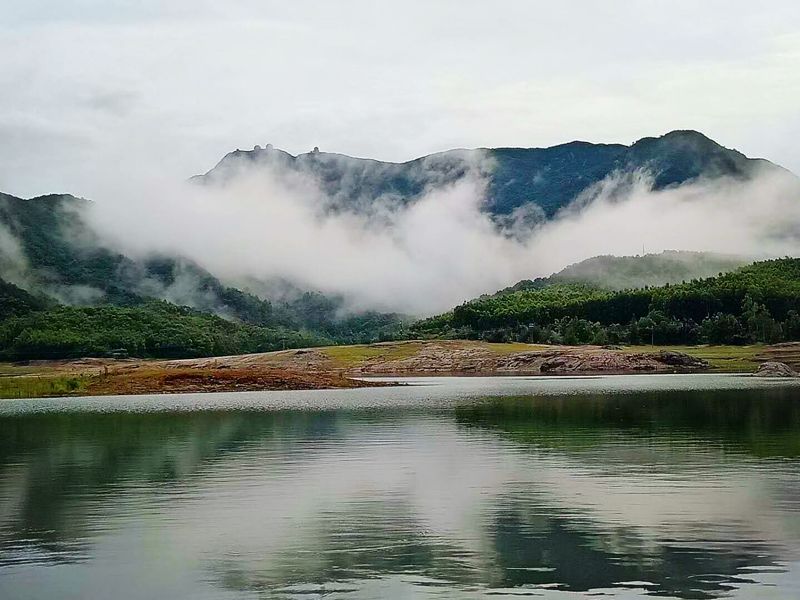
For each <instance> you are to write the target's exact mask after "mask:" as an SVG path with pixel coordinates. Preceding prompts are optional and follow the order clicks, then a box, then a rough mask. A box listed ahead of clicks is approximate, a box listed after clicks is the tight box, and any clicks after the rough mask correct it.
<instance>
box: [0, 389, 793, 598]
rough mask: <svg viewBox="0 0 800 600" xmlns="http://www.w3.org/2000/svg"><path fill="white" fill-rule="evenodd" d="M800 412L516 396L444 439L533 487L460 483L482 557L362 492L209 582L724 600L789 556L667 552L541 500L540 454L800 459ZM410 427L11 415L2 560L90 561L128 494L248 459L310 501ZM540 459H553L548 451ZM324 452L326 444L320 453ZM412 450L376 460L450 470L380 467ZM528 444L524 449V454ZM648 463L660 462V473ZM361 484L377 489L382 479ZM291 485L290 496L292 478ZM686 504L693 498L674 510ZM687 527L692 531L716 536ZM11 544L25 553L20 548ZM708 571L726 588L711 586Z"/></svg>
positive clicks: (356, 419)
mask: <svg viewBox="0 0 800 600" xmlns="http://www.w3.org/2000/svg"><path fill="white" fill-rule="evenodd" d="M795 403H796V401H795V400H793V399H792V398H791V394H788V393H785V392H783V391H782V390H769V391H759V392H715V393H705V392H704V393H700V394H698V393H691V394H684V393H680V392H671V393H670V394H669V395H666V394H630V395H625V396H618V395H617V396H605V397H604V396H587V397H584V396H576V397H569V398H559V397H548V398H507V399H499V400H486V401H483V402H480V403H478V404H475V405H472V406H468V407H461V408H458V409H456V411H455V422H456V423H457V425H458V426H455V425H453V422H452V420H451V418H452V414H450V413H442V412H438V413H437V418H438V419H440V422H442V423H445V424H446V427H444V428H443V429H442V430H441V431H442V434H443V437H442V438H436V443H437V444H441V445H442V447H444V448H445V449H446V448H448V446H447V445H448V444H452V442H453V441H454V440H458V441H459V443H461V444H463V446H462V448H468V449H469V451H470V452H473V453H474V454H473V456H472V457H470V456H465V455H455V456H457V458H456V460H462V461H467V462H468V461H470V460H471V459H472V460H474V459H475V458H476V457H477V458H479V459H480V460H475V462H474V463H469V464H475V465H478V467H477V468H479V469H490V468H491V465H496V466H497V468H501V467H503V465H504V464H505V468H507V469H509V472H511V473H517V472H520V473H524V477H528V478H529V479H525V480H521V481H513V480H509V479H502V478H501V479H500V484H499V485H498V486H497V489H492V488H491V487H490V486H488V485H487V482H489V481H491V479H489V478H483V479H480V478H479V479H478V480H477V482H476V485H475V486H474V487H472V488H470V487H469V485H472V484H467V483H464V485H463V488H464V489H463V490H461V487H459V488H458V489H459V490H460V491H463V493H464V494H474V495H475V497H476V498H479V501H480V503H481V506H482V507H483V510H484V512H482V513H481V515H480V516H476V517H475V519H480V527H476V531H477V534H476V535H478V536H480V539H479V540H477V541H475V543H474V544H473V543H470V542H471V541H474V540H472V539H471V538H470V539H469V540H465V539H462V538H459V535H450V533H451V532H449V531H448V530H447V528H446V527H445V528H442V530H441V531H438V532H436V531H434V532H431V531H428V530H426V525H425V523H426V520H425V516H424V515H423V509H422V508H420V506H419V505H418V504H415V502H414V497H413V495H414V493H415V492H414V490H411V489H406V488H403V487H400V488H398V489H397V490H394V489H392V490H390V491H392V493H394V492H395V491H396V492H397V494H396V495H394V496H392V495H391V494H384V495H382V496H381V497H364V498H363V499H359V501H358V502H354V501H353V498H361V492H359V491H358V490H354V491H353V494H352V495H350V496H348V497H336V496H333V497H332V498H330V499H328V500H329V502H328V503H327V509H326V510H325V511H324V512H323V511H320V512H312V511H309V514H308V515H305V514H304V513H303V514H300V515H299V517H297V518H298V519H299V521H298V522H300V523H302V526H303V531H297V534H296V535H295V536H294V539H289V538H290V537H292V536H288V537H287V540H286V541H284V540H283V539H281V540H279V541H277V542H276V543H275V544H274V545H273V546H271V547H267V546H266V545H265V544H264V543H260V542H259V539H260V538H259V537H258V535H259V534H263V535H264V536H269V535H270V533H271V531H272V530H271V529H270V528H269V527H267V526H264V528H263V530H261V531H259V530H258V523H250V524H249V525H245V526H244V527H245V528H246V527H251V528H253V530H252V539H250V540H249V541H250V542H251V543H252V545H251V546H250V547H248V546H247V545H238V544H237V543H235V542H234V543H232V545H231V547H230V548H229V550H225V549H219V550H218V551H215V550H214V548H208V549H207V551H208V553H209V554H208V556H209V558H208V562H207V563H206V564H207V565H208V569H209V575H210V577H211V578H212V579H213V580H214V581H216V582H217V583H218V585H221V586H223V587H225V588H227V589H231V590H235V591H250V590H255V591H264V590H272V589H274V588H276V587H280V586H286V585H291V584H305V583H312V584H325V583H328V582H331V581H341V582H350V583H353V582H356V583H353V584H354V585H358V584H357V582H358V581H363V580H365V579H367V578H375V577H382V576H387V575H390V574H397V573H405V574H409V573H413V574H416V575H419V576H421V577H428V578H432V579H434V580H438V581H441V582H451V583H452V585H454V586H465V587H470V586H480V585H489V586H491V587H494V588H499V587H514V586H521V585H526V584H550V583H559V584H562V585H564V586H566V587H568V588H570V589H573V590H577V591H584V590H589V589H594V588H599V587H613V585H614V584H615V583H617V582H620V581H651V582H653V583H654V584H656V586H657V587H655V588H654V591H655V592H656V593H661V594H666V593H671V594H674V595H679V596H681V597H697V598H704V597H709V596H712V595H714V594H718V593H720V592H721V591H722V590H724V589H725V586H726V585H728V584H729V583H730V582H732V581H735V580H736V574H737V570H738V569H739V568H740V567H742V566H751V565H753V564H765V562H766V563H769V562H770V561H772V560H773V559H772V558H770V557H771V556H774V555H775V553H776V552H777V551H776V550H775V549H774V548H770V547H769V545H767V544H761V545H755V544H753V542H752V540H753V539H754V536H750V538H749V540H750V541H748V538H747V537H746V536H744V535H741V532H739V533H738V534H737V532H735V531H731V538H732V539H730V540H728V543H727V544H716V545H714V544H711V543H707V544H699V543H694V542H686V541H684V542H680V541H678V540H677V539H676V540H675V541H673V542H668V541H663V540H658V539H656V538H655V537H654V535H653V532H652V531H645V530H643V529H640V528H637V527H634V526H631V525H630V524H625V522H624V520H621V521H620V522H619V523H616V524H615V523H609V522H607V521H602V520H601V519H594V520H593V519H592V516H591V515H588V514H586V513H582V512H581V511H580V509H576V505H574V504H573V505H572V508H571V509H570V506H569V505H568V504H566V502H569V498H568V496H569V489H567V488H565V489H562V490H561V493H562V497H561V498H556V497H555V495H551V496H548V495H547V494H542V493H541V492H542V489H541V487H540V489H538V490H537V489H535V488H536V486H535V483H536V479H535V476H536V475H538V474H540V471H537V470H536V469H537V468H539V467H536V466H532V462H533V459H538V458H539V456H540V454H541V455H544V454H549V455H555V456H556V457H558V456H561V457H570V460H568V461H561V462H560V468H561V470H560V471H552V472H550V476H551V477H553V476H554V474H555V476H561V477H564V478H567V479H571V478H572V475H574V474H577V471H579V470H581V465H583V464H588V463H585V462H584V457H592V459H593V460H600V461H603V460H606V459H608V456H605V457H600V458H597V456H596V455H595V454H594V453H592V452H587V453H581V452H574V450H581V449H585V448H588V447H591V448H593V449H594V448H597V447H598V446H601V445H603V444H605V443H606V442H608V441H609V439H612V441H613V442H614V443H615V444H617V445H618V446H619V447H623V446H624V447H625V448H626V449H627V450H630V451H631V453H632V454H631V460H636V454H637V453H638V452H640V451H641V450H642V449H643V448H646V447H647V446H648V443H647V441H648V440H650V439H654V438H667V439H674V440H678V441H680V442H683V441H687V440H688V441H692V442H697V443H699V444H703V443H705V442H706V441H711V442H713V443H715V444H717V443H719V444H722V445H723V447H725V448H727V447H731V448H735V449H736V450H737V451H743V452H748V453H750V454H753V455H756V456H773V455H774V456H789V457H794V456H798V454H800V452H798V440H797V437H798V436H797V432H798V431H800V407H797V406H795ZM409 415H411V419H410V421H409V422H410V425H409V427H408V428H407V431H408V435H409V436H410V439H408V440H406V441H407V442H408V443H410V444H417V445H418V444H419V443H421V442H429V441H430V436H431V431H433V430H427V429H425V427H424V426H423V424H424V423H428V422H430V421H431V420H432V419H431V416H430V415H429V414H426V413H424V412H423V413H410V412H409V411H397V412H393V411H389V412H382V411H376V412H373V413H367V412H359V411H354V412H348V411H331V412H313V411H285V412H262V413H256V412H254V413H248V412H220V413H215V412H201V413H178V414H164V413H158V414H125V413H111V414H69V413H67V414H49V415H38V416H25V417H6V418H0V482H2V483H0V496H2V498H3V499H6V498H11V497H12V496H13V497H16V498H18V500H17V501H16V504H15V505H14V507H13V509H12V510H11V511H8V512H7V513H6V514H7V515H8V516H6V517H3V518H2V526H3V527H2V531H3V533H2V534H0V544H2V546H0V552H2V553H3V554H5V558H4V557H2V556H0V562H2V560H4V559H7V560H13V559H14V556H13V555H12V552H18V550H19V547H20V543H21V540H25V541H24V544H28V545H29V546H31V547H33V548H34V549H35V550H36V551H37V552H39V553H42V554H44V555H45V556H46V558H47V559H49V560H59V556H61V559H65V556H64V555H63V550H64V548H65V547H69V548H72V549H73V550H74V551H75V552H77V553H78V554H77V556H79V553H80V552H85V551H86V547H88V544H90V543H91V536H92V535H93V533H92V526H93V523H94V525H95V526H96V524H97V522H100V523H102V524H103V525H104V526H105V525H106V524H107V522H108V520H109V519H111V518H113V516H114V515H115V514H118V513H119V505H120V503H122V502H124V501H125V499H126V497H127V495H128V494H129V493H135V494H138V495H139V499H141V496H142V494H152V495H153V497H156V498H157V497H158V494H159V493H160V492H163V491H169V490H170V489H171V488H173V487H174V486H175V485H184V484H186V485H189V486H192V484H193V483H194V484H195V485H194V487H196V488H197V489H198V490H200V491H207V488H204V487H202V486H204V485H205V483H206V481H205V479H204V477H206V476H207V475H208V474H209V473H213V472H218V471H221V470H224V469H226V468H231V469H233V470H234V473H235V472H236V468H237V463H236V462H235V461H238V460H239V459H240V458H241V459H245V462H246V463H247V466H248V468H249V467H250V466H252V465H253V464H255V465H259V468H261V467H262V466H263V470H264V472H268V471H269V470H270V469H273V468H274V469H283V470H284V471H285V470H286V469H287V468H288V466H291V468H292V469H295V472H294V473H293V474H292V482H293V485H294V488H293V489H294V490H296V493H298V494H302V493H304V492H306V493H308V492H309V490H316V491H315V493H319V494H324V493H325V490H326V488H325V484H324V483H323V484H319V482H318V481H310V480H304V478H309V477H312V478H313V477H315V476H317V475H318V474H319V469H324V468H327V467H330V468H332V469H334V471H335V472H334V473H332V474H331V476H332V477H338V478H341V477H345V483H344V485H345V487H346V486H348V485H349V481H348V480H347V479H346V477H347V476H348V475H349V474H348V470H349V469H358V468H360V467H359V465H362V466H363V464H364V462H363V461H364V460H368V459H369V457H370V456H373V454H372V453H373V452H375V449H374V447H373V446H374V444H375V443H377V442H386V440H385V438H384V437H383V432H377V433H376V426H382V425H385V424H387V423H393V422H395V421H396V420H398V419H401V418H406V419H408V418H409ZM414 436H416V437H417V438H419V440H418V441H417V440H415V438H414ZM342 438H348V444H349V445H345V447H344V448H343V455H342V459H343V460H342V461H341V462H337V461H336V460H333V461H331V460H330V459H328V460H319V461H318V463H317V464H314V461H315V460H317V458H321V457H323V456H324V453H325V451H326V448H325V447H324V443H325V440H328V441H331V440H334V441H336V443H339V442H341V439H342ZM451 438H452V439H451ZM679 445H681V444H679ZM454 447H456V446H452V447H451V449H452V448H454ZM543 447H544V448H545V449H547V450H554V449H555V450H556V452H550V453H547V452H545V453H541V452H540V450H541V448H543ZM310 448H317V449H320V448H321V450H320V453H319V454H318V455H317V457H316V458H315V457H314V456H313V454H314V453H313V452H309V449H310ZM402 448H403V446H402V444H398V445H397V446H393V445H392V444H389V447H388V448H384V449H383V450H384V454H382V455H381V456H382V457H383V458H382V459H376V460H375V461H374V462H372V463H370V464H371V465H372V466H373V467H376V466H377V467H378V468H386V469H393V470H397V471H398V472H404V470H405V471H408V472H413V471H414V470H416V469H419V468H420V466H421V464H420V463H419V462H418V461H421V460H430V461H432V462H436V461H440V460H443V458H442V456H441V455H440V454H437V453H436V447H435V445H434V447H432V448H431V449H430V452H431V454H429V455H427V454H424V453H419V454H417V455H415V456H412V457H409V458H404V457H403V456H402V455H401V456H399V458H398V460H397V461H386V462H381V461H382V460H384V461H385V460H386V457H387V456H388V455H391V453H392V452H394V451H395V450H402ZM520 448H522V449H523V450H525V451H524V452H519V449H520ZM530 451H532V452H533V454H531V452H530ZM387 453H388V454H387ZM310 455H311V456H310ZM650 458H652V457H650ZM650 458H647V457H645V462H646V460H650ZM742 458H746V457H742V456H738V457H733V460H731V459H730V457H729V458H728V459H727V460H729V461H730V462H728V464H727V465H726V468H731V466H732V465H734V467H735V464H734V462H735V461H736V460H739V459H742ZM348 459H349V460H350V461H351V462H348ZM354 459H357V460H354ZM573 459H574V460H573ZM710 466H711V467H712V468H714V467H716V463H711V464H710ZM215 470H216V471H215ZM245 473H246V471H242V472H241V477H242V478H245V477H247V476H248V475H247V474H245ZM503 476H504V477H505V476H507V473H506V474H505V475H503ZM363 479H364V480H367V481H369V479H370V474H369V473H367V475H366V476H365V477H364V478H363ZM396 481H402V478H399V479H391V478H389V484H392V485H393V484H395V483H396ZM218 483H219V485H220V486H223V487H224V486H225V482H221V483H220V482H218ZM262 483H263V482H262ZM511 483H513V484H517V485H513V486H512V485H509V484H511ZM141 484H146V485H141ZM276 485H286V481H283V483H278V484H276ZM542 485H543V486H544V487H546V486H547V485H550V484H549V483H548V482H546V481H545V482H543V483H542ZM599 485H602V482H601V483H600V484H599ZM315 486H317V487H315ZM266 487H267V488H268V487H269V486H268V485H267V486H266ZM132 490H133V491H132ZM786 491H787V493H789V492H791V491H792V490H791V489H788V488H787V490H786ZM564 494H566V497H567V499H566V501H565V500H564ZM442 497H446V495H443V496H442ZM680 499H681V495H680V494H679V495H677V496H676V501H678V502H679V501H680ZM417 500H418V499H417ZM137 501H138V500H137ZM781 501H782V500H781ZM323 504H324V503H323ZM131 506H132V507H133V508H132V510H131V511H130V512H131V514H133V515H134V516H135V507H134V506H133V504H132V505H131ZM448 506H449V504H448ZM281 509H282V506H281V505H280V504H279V503H273V504H272V505H270V510H276V511H277V514H276V515H275V518H276V519H281V518H283V516H285V515H283V516H282V513H281V512H280V511H281ZM230 511H231V518H232V519H237V518H239V517H241V518H245V519H246V518H247V517H248V515H250V516H253V515H254V514H255V513H252V514H251V513H248V509H247V508H245V507H244V506H239V505H237V504H232V505H231V506H230ZM123 512H124V511H123ZM287 512H288V508H287ZM210 514H214V513H213V510H212V512H211V513H210ZM428 516H430V515H428ZM690 516H692V518H693V519H694V520H692V521H691V525H692V526H693V527H696V528H702V527H704V526H706V525H707V526H708V528H709V529H711V528H713V527H715V526H716V525H717V524H714V523H708V524H705V523H703V522H701V519H699V518H696V517H697V515H690ZM454 522H458V520H454ZM261 523H271V521H263V522H261ZM217 533H218V532H217ZM456 533H459V532H456ZM464 535H465V536H468V535H472V532H469V533H468V534H464ZM690 537H691V536H690ZM206 539H213V538H211V537H209V538H206ZM12 544H15V545H16V546H15V547H14V549H13V550H10V547H11V545H12ZM238 550H242V551H241V552H239V551H238ZM75 558H76V554H75V553H72V554H69V553H68V554H67V555H66V559H70V560H72V559H75ZM709 573H714V574H716V578H705V577H704V576H705V575H706V574H709ZM692 590H695V591H692ZM693 594H694V595H693Z"/></svg>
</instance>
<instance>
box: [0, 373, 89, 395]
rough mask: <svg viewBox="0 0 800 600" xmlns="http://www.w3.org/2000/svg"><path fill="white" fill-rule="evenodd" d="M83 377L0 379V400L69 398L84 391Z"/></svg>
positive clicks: (86, 381) (35, 376)
mask: <svg viewBox="0 0 800 600" xmlns="http://www.w3.org/2000/svg"><path fill="white" fill-rule="evenodd" d="M87 383H88V380H87V378H86V377H84V376H69V375H67V376H39V375H21V376H14V377H8V376H6V377H0V398H4V399H8V398H43V397H47V396H70V395H74V394H79V393H81V392H84V391H85V390H86V386H87Z"/></svg>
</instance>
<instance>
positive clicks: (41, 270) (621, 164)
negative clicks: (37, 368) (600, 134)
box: [0, 131, 800, 341]
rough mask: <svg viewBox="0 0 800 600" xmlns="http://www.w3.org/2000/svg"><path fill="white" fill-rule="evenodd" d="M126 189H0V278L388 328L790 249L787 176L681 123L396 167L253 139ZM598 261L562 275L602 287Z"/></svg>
mask: <svg viewBox="0 0 800 600" xmlns="http://www.w3.org/2000/svg"><path fill="white" fill-rule="evenodd" d="M129 183H130V185H126V186H119V185H115V186H114V187H113V189H114V190H115V191H114V194H112V195H110V196H109V197H104V198H96V199H93V200H94V201H88V200H84V199H82V198H78V197H75V196H70V195H57V194H54V195H48V196H41V197H37V198H31V199H21V198H16V197H14V196H10V195H6V194H3V195H0V279H4V280H6V281H8V282H10V283H12V284H16V285H17V286H19V287H20V288H22V289H25V290H27V291H29V292H32V293H34V294H36V295H39V296H43V297H46V298H49V299H51V300H53V301H55V302H58V303H62V304H66V305H101V304H114V305H117V306H125V307H131V306H134V307H135V306H139V305H143V304H146V303H147V302H149V301H151V300H153V299H157V300H163V301H167V302H169V303H172V304H176V305H180V306H189V307H191V308H193V309H195V310H198V311H201V312H203V313H213V314H214V315H217V316H220V317H223V318H225V319H228V320H232V321H236V322H241V323H246V324H249V325H253V326H256V327H269V328H285V329H286V330H291V331H300V330H303V331H308V332H311V333H313V335H317V336H319V338H320V339H327V340H332V341H370V340H375V339H384V338H387V337H392V336H393V335H396V332H397V331H398V327H400V326H401V324H402V323H403V322H404V321H405V320H406V318H405V317H401V316H400V315H401V314H405V315H412V316H425V315H429V314H434V313H435V312H437V311H441V310H445V309H447V308H448V307H450V306H454V305H456V304H458V303H460V302H463V301H464V300H466V299H469V298H474V297H476V296H479V295H481V294H485V293H490V292H493V291H494V290H497V289H502V288H504V287H506V286H509V285H510V284H513V282H515V281H520V280H523V281H525V280H533V283H532V285H537V284H536V280H535V278H536V277H540V278H541V277H546V276H548V275H550V274H551V273H553V272H556V271H559V270H560V269H563V268H564V267H566V266H567V265H570V264H573V263H577V262H580V261H583V260H584V259H587V258H589V257H592V256H598V255H618V256H624V255H630V254H632V253H638V250H639V248H641V246H642V245H643V244H644V243H645V242H646V244H647V248H648V251H656V252H657V251H659V250H664V249H680V250H689V251H702V252H703V254H702V255H698V256H701V259H698V260H694V261H693V260H691V259H690V258H689V257H690V256H691V255H689V254H685V255H681V256H680V257H678V256H677V255H674V256H671V257H670V261H671V262H670V265H671V266H670V267H669V269H667V270H666V271H665V270H664V269H665V265H666V262H665V261H664V260H661V261H660V262H659V263H658V264H655V263H653V264H650V263H648V265H647V266H646V267H642V264H643V263H642V262H641V261H640V262H637V263H636V265H635V266H633V267H632V269H633V270H632V271H631V272H627V274H625V273H622V272H621V271H619V269H617V270H616V272H617V273H618V275H619V279H618V281H617V282H616V284H615V286H611V287H612V288H614V289H617V288H621V287H629V284H631V285H633V284H634V283H636V284H642V282H643V281H644V282H645V283H644V284H646V285H657V284H660V283H666V282H670V281H673V280H675V281H677V280H678V279H675V278H676V277H678V276H680V278H686V279H690V278H692V277H698V276H699V277H704V276H708V275H710V274H716V273H717V272H718V271H723V270H727V266H734V263H736V261H738V260H739V258H738V257H743V259H742V261H743V262H744V259H745V258H748V257H754V256H757V257H762V256H764V257H766V256H781V255H784V254H792V253H794V252H795V250H796V248H797V246H798V243H797V242H798V239H800V229H799V228H798V224H800V193H798V190H800V185H798V180H797V178H796V177H794V176H793V175H791V174H790V173H789V172H787V171H785V170H784V169H782V168H780V167H778V166H776V165H774V164H772V163H770V162H768V161H765V160H760V159H750V158H747V157H745V156H744V155H742V154H741V153H739V152H737V151H735V150H729V149H726V148H724V147H722V146H721V145H719V144H717V143H715V142H713V141H712V140H710V139H708V138H706V137H705V136H703V135H702V134H700V133H697V132H693V131H675V132H672V133H669V134H666V135H664V136H661V137H656V138H644V139H642V140H639V141H638V142H636V143H634V144H632V145H630V146H625V145H621V144H610V145H609V144H590V143H586V142H571V143H568V144H562V145H559V146H554V147H552V148H530V149H524V148H517V149H515V148H498V149H475V150H451V151H447V152H443V153H438V154H434V155H430V156H426V157H422V158H419V159H416V160H413V161H410V162H406V163H385V162H380V161H374V160H368V159H361V158H352V157H348V156H344V155H339V154H331V153H326V152H319V151H317V150H315V151H312V152H310V153H307V154H301V155H298V156H292V155H290V154H288V153H286V152H283V151H281V150H277V149H275V148H272V147H270V146H267V147H265V148H258V147H257V148H255V149H254V150H251V151H241V150H237V151H235V152H231V153H229V154H228V155H226V156H225V157H224V158H223V159H222V160H221V161H220V162H219V163H218V164H217V165H216V166H215V167H214V168H213V169H211V170H210V171H209V172H207V173H206V174H204V175H200V176H196V177H193V178H191V180H190V181H189V182H181V181H179V180H175V179H172V180H169V179H168V178H166V177H165V178H162V179H156V180H143V181H131V182H129ZM709 223H714V224H715V226H714V227H713V228H710V227H708V224H709ZM708 251H712V252H716V253H718V254H719V255H720V256H717V258H714V259H713V260H712V259H710V258H709V257H710V256H712V255H711V254H708ZM722 255H726V256H729V257H731V258H724V257H722ZM714 256H715V255H714ZM734 257H735V258H734ZM609 260H612V259H611V258H608V257H600V258H596V259H594V260H593V261H588V262H587V263H581V264H580V265H578V266H577V267H573V268H572V271H571V272H572V275H574V276H575V277H577V278H578V279H580V278H581V277H583V278H586V277H589V278H591V277H595V278H597V277H601V278H605V279H606V280H607V281H608V280H609V276H608V270H607V269H606V270H605V271H604V269H605V268H606V267H607V266H608V265H607V264H605V263H608V261H609ZM614 260H616V259H614ZM619 260H621V261H625V260H626V259H619ZM651 262H652V261H651ZM667 262H669V261H667ZM620 264H621V263H620ZM631 264H633V263H631ZM738 264H741V263H737V265H738ZM615 268H616V267H615ZM659 269H660V271H659ZM708 269H712V272H708ZM568 271H569V270H568ZM623 271H624V270H623ZM644 271H651V272H649V273H645V272H644ZM667 271H668V273H667ZM564 273H567V272H566V271H565V272H564ZM564 273H562V274H560V275H557V276H556V278H558V277H561V278H562V279H563V278H564V277H565V274H564ZM592 274H593V275H592ZM648 277H649V279H647V278H648ZM665 277H666V279H665ZM523 285H525V284H523ZM12 296H13V294H12Z"/></svg>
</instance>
